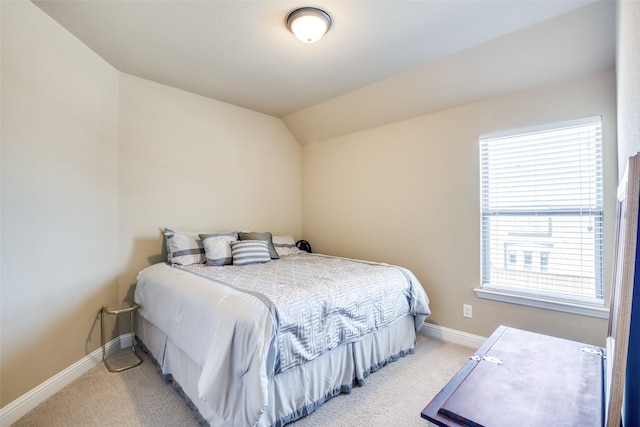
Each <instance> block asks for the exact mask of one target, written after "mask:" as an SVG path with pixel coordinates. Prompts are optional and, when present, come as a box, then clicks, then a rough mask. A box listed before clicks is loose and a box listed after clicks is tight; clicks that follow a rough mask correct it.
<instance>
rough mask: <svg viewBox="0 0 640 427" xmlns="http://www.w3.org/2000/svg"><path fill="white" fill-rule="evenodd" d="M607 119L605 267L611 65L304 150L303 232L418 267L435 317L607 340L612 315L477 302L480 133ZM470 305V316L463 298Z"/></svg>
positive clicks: (612, 161)
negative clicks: (607, 317) (608, 318)
mask: <svg viewBox="0 0 640 427" xmlns="http://www.w3.org/2000/svg"><path fill="white" fill-rule="evenodd" d="M595 115H602V116H603V128H604V145H605V187H606V189H605V191H606V194H607V195H608V196H609V197H608V200H607V201H606V204H607V206H606V212H605V215H606V224H605V233H606V234H607V236H608V237H607V240H606V242H605V250H606V254H605V255H606V259H607V261H608V262H607V266H606V273H605V281H607V280H608V277H609V275H610V271H611V270H610V265H609V264H610V258H611V245H612V241H611V237H612V236H613V232H614V230H613V229H614V224H613V223H612V220H613V218H614V217H615V215H614V212H615V203H614V200H615V189H616V186H617V167H616V165H617V161H616V131H615V126H616V115H615V74H614V71H609V72H604V73H599V74H596V75H592V76H588V77H585V78H583V79H579V80H577V81H574V82H571V83H567V84H565V85H561V86H556V87H550V88H546V89H540V90H533V91H528V92H523V93H514V94H511V95H507V96H504V97H500V98H495V99H492V100H488V101H485V102H480V103H475V104H469V105H467V106H464V107H461V108H455V109H451V110H447V111H442V112H439V113H435V114H429V115H425V116H422V117H419V118H416V119H412V120H407V121H402V122H398V123H395V124H391V125H387V126H382V127H379V128H373V129H369V130H367V131H362V132H357V133H354V134H350V135H347V136H343V137H339V138H335V139H331V140H328V141H324V142H322V143H318V144H312V145H308V146H305V147H303V224H302V227H303V231H304V237H305V239H307V240H309V241H310V243H311V244H312V246H313V248H314V250H316V251H319V252H323V253H329V254H335V255H341V256H348V257H355V258H364V259H372V260H378V261H384V262H389V263H394V264H399V265H402V266H404V267H408V268H409V269H411V270H412V271H413V272H414V273H415V274H416V275H417V277H418V278H419V279H420V281H421V282H422V284H423V286H424V287H425V289H426V291H427V293H428V294H429V296H430V299H431V307H432V311H433V314H432V316H431V317H430V318H429V319H428V321H430V322H433V323H436V324H438V325H441V326H445V327H449V328H453V329H457V330H461V331H465V332H468V333H473V334H478V335H482V336H488V335H490V334H491V332H492V331H493V330H494V329H495V328H496V327H497V326H498V325H500V324H506V325H510V326H514V327H520V328H525V329H529V330H532V331H538V332H543V333H547V334H551V335H559V336H562V337H565V338H570V339H576V340H579V341H585V342H591V343H594V344H600V345H602V344H604V340H605V337H606V326H607V325H606V321H605V320H602V319H595V318H591V317H584V316H578V315H570V314H564V313H560V312H556V311H550V310H544V309H537V308H529V307H524V306H520V305H514V304H509V303H502V302H494V301H488V300H481V299H478V298H477V297H476V296H475V293H474V292H473V289H474V288H475V287H478V286H479V284H480V283H479V280H480V228H479V227H480V220H479V212H480V204H479V188H480V184H479V158H478V137H479V136H480V135H483V134H489V133H494V132H498V131H505V130H510V129H517V128H523V127H531V126H534V125H540V124H545V123H554V122H560V121H565V120H572V119H578V118H582V117H591V116H595ZM463 303H464V304H472V305H473V319H465V318H463V317H462V304H463Z"/></svg>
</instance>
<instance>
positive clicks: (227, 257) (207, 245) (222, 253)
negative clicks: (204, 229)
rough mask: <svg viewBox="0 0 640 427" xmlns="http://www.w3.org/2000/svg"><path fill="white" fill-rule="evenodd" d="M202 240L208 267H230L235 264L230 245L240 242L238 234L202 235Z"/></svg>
mask: <svg viewBox="0 0 640 427" xmlns="http://www.w3.org/2000/svg"><path fill="white" fill-rule="evenodd" d="M200 239H201V240H202V244H203V245H204V255H205V259H206V262H207V265H209V266H212V265H230V264H232V263H233V259H232V256H231V245H230V243H231V242H235V241H236V240H238V235H237V234H236V233H234V232H231V233H217V234H200Z"/></svg>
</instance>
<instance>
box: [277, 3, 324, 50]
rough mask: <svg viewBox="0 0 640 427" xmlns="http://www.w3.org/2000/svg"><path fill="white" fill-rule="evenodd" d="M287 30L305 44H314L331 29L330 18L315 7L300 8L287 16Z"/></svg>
mask: <svg viewBox="0 0 640 427" xmlns="http://www.w3.org/2000/svg"><path fill="white" fill-rule="evenodd" d="M287 28H288V29H289V31H291V32H292V33H293V34H294V35H295V36H296V37H297V38H298V39H300V40H301V41H303V42H305V43H315V42H317V41H318V40H320V39H321V38H322V36H324V35H325V34H326V33H327V31H329V28H331V16H329V14H328V13H327V12H325V11H324V10H321V9H318V8H315V7H301V8H300V9H296V10H294V11H292V12H291V13H290V14H289V16H287Z"/></svg>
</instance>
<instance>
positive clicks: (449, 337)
mask: <svg viewBox="0 0 640 427" xmlns="http://www.w3.org/2000/svg"><path fill="white" fill-rule="evenodd" d="M419 332H420V333H421V334H423V335H426V336H428V337H431V338H436V339H439V340H443V341H449V342H452V343H455V344H460V345H463V346H465V347H471V348H476V349H477V348H479V347H480V346H481V345H482V344H484V342H485V341H486V340H487V338H486V337H481V336H480V335H474V334H469V333H467V332H462V331H458V330H456V329H451V328H446V327H444V326H440V325H434V324H433V323H428V322H424V323H423V324H422V327H421V328H420V331H419Z"/></svg>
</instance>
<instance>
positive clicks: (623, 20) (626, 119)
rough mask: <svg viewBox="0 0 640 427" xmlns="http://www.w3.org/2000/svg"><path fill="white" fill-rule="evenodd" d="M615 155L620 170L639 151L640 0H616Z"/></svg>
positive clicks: (623, 168) (622, 170)
mask: <svg viewBox="0 0 640 427" xmlns="http://www.w3.org/2000/svg"><path fill="white" fill-rule="evenodd" d="M616 11H617V37H616V39H617V44H616V46H617V55H616V72H617V82H618V159H619V171H618V172H619V174H620V175H622V174H623V173H624V170H625V167H626V165H627V158H628V157H629V156H632V155H633V154H635V153H638V152H640V125H639V124H640V55H638V52H640V2H639V1H636V0H619V1H618V2H617V10H616Z"/></svg>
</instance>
